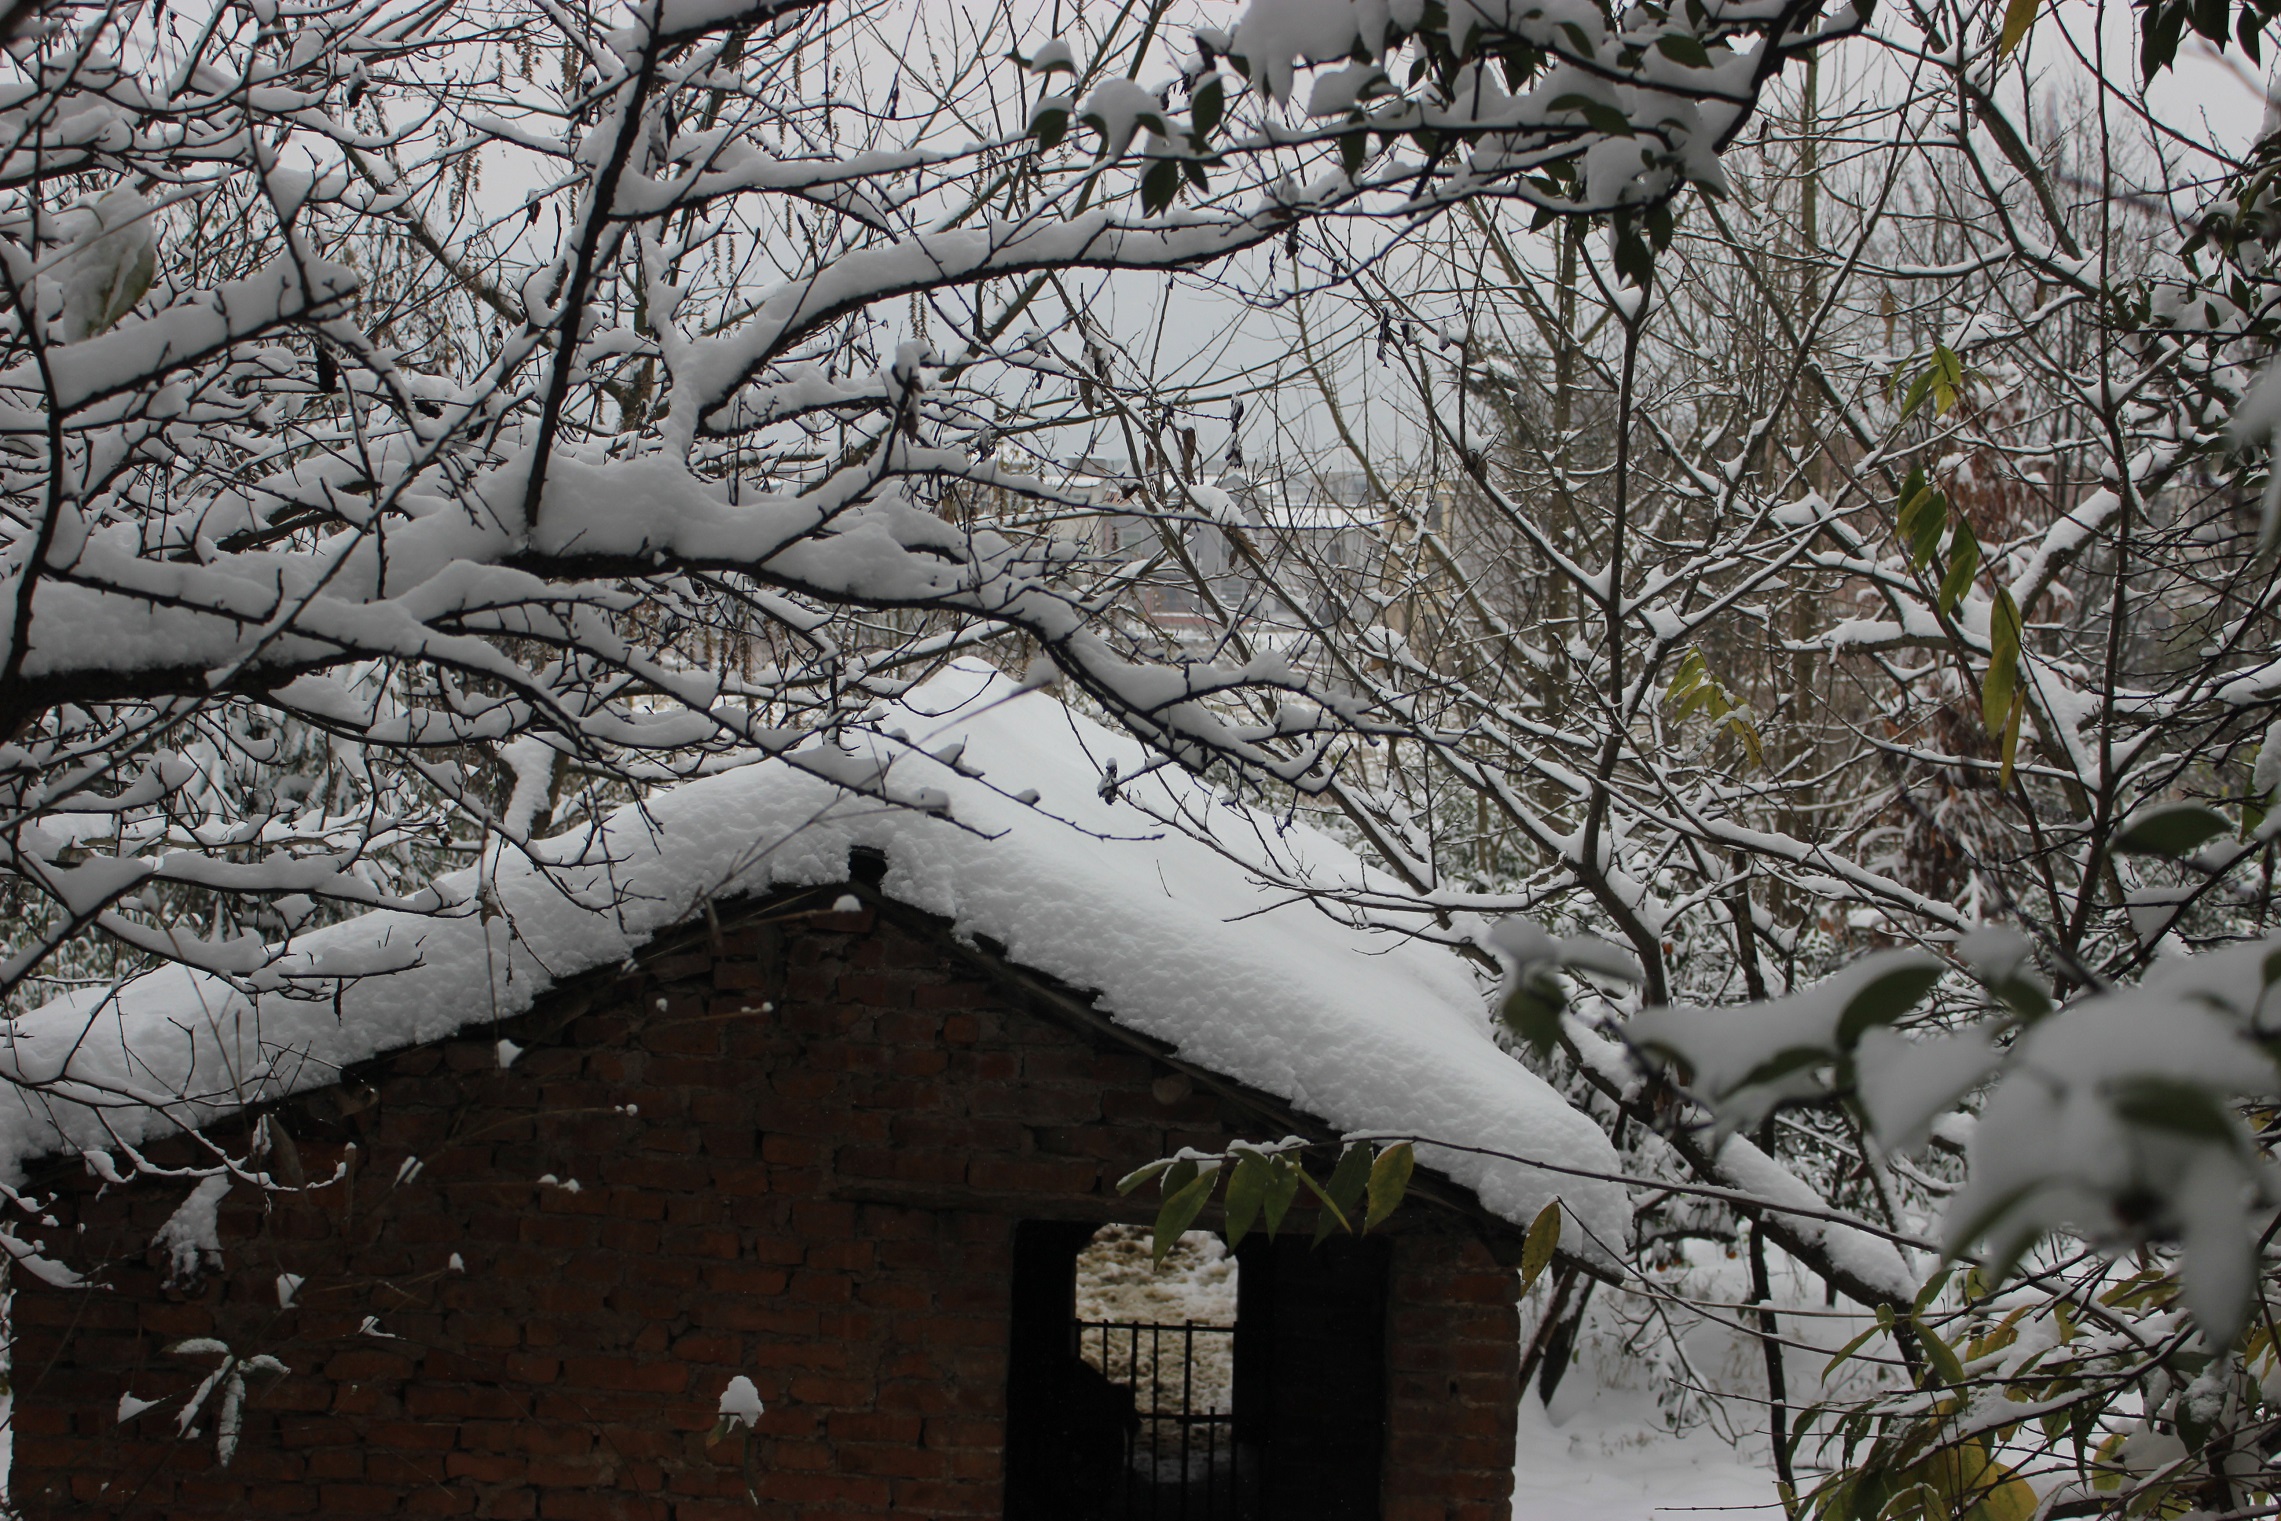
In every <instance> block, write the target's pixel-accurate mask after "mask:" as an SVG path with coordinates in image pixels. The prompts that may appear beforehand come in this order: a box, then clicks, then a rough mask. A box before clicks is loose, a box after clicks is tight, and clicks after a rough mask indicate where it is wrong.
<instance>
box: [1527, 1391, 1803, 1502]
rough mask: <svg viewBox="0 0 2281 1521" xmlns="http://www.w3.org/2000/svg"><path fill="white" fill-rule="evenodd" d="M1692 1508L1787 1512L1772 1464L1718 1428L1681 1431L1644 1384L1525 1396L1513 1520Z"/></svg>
mask: <svg viewBox="0 0 2281 1521" xmlns="http://www.w3.org/2000/svg"><path fill="white" fill-rule="evenodd" d="M1571 1382H1575V1380H1574V1379H1572V1380H1571ZM1577 1394H1581V1396H1582V1397H1581V1398H1578V1397H1576V1395H1577ZM1682 1514H1685V1515H1704V1516H1711V1515H1733V1516H1737V1517H1750V1516H1758V1515H1764V1516H1780V1515H1781V1514H1782V1506H1781V1504H1780V1502H1778V1501H1777V1500H1776V1499H1775V1495H1774V1481H1773V1478H1772V1476H1771V1475H1770V1474H1769V1473H1768V1472H1767V1470H1766V1469H1765V1468H1764V1467H1763V1466H1761V1465H1758V1464H1755V1463H1751V1462H1748V1461H1745V1460H1744V1458H1743V1457H1742V1456H1740V1455H1739V1454H1738V1453H1737V1450H1736V1449H1735V1448H1734V1447H1732V1446H1729V1445H1728V1443H1727V1442H1726V1440H1725V1439H1723V1438H1722V1437H1720V1436H1719V1435H1718V1434H1717V1433H1715V1432H1713V1431H1711V1430H1709V1429H1708V1428H1705V1427H1697V1428H1695V1429H1694V1430H1692V1431H1689V1432H1687V1433H1685V1434H1684V1435H1674V1434H1672V1432H1671V1431H1670V1430H1669V1429H1668V1428H1666V1427H1665V1425H1664V1424H1663V1422H1662V1420H1661V1419H1660V1418H1659V1417H1658V1414H1657V1412H1656V1409H1655V1405H1654V1402H1653V1401H1652V1400H1650V1399H1645V1398H1642V1397H1641V1396H1640V1395H1639V1394H1638V1393H1637V1392H1635V1391H1631V1390H1618V1389H1601V1388H1591V1389H1587V1390H1583V1391H1572V1390H1571V1389H1570V1388H1569V1387H1567V1386H1565V1385H1564V1386H1563V1387H1562V1389H1561V1391H1560V1394H1559V1395H1558V1397H1556V1398H1555V1399H1554V1401H1553V1408H1552V1409H1551V1410H1550V1411H1547V1410H1546V1409H1545V1407H1544V1406H1543V1405H1541V1404H1539V1403H1537V1401H1536V1399H1535V1397H1534V1396H1533V1395H1532V1396H1531V1397H1529V1398H1527V1399H1524V1400H1523V1401H1522V1402H1521V1431H1520V1441H1519V1444H1518V1450H1517V1453H1516V1456H1515V1460H1514V1466H1513V1521H1576V1518H1581V1517H1591V1518H1593V1521H1648V1518H1650V1517H1655V1518H1659V1521H1660V1518H1663V1517H1669V1516H1678V1515H1682Z"/></svg>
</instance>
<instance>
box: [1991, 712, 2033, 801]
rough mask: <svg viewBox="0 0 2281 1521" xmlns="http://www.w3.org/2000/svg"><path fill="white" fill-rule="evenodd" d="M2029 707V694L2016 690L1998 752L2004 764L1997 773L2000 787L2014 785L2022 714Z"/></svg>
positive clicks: (2006, 716)
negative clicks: (2014, 767) (2013, 779)
mask: <svg viewBox="0 0 2281 1521" xmlns="http://www.w3.org/2000/svg"><path fill="white" fill-rule="evenodd" d="M2027 709H2028V694H2027V693H2025V692H2014V693H2013V694H2012V707H2011V711H2010V712H2008V713H2006V714H2005V715H2004V738H2003V743H2002V745H2001V746H2000V747H1999V749H1998V752H1997V753H1998V755H1999V756H2000V757H2001V766H2002V769H2001V770H1999V771H1998V772H1997V775H1996V785H1997V786H1998V787H2009V786H2011V785H2012V762H2013V761H2014V760H2016V759H2017V758H2018V757H2019V753H2020V715H2021V714H2023V713H2025V712H2026V711H2027Z"/></svg>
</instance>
